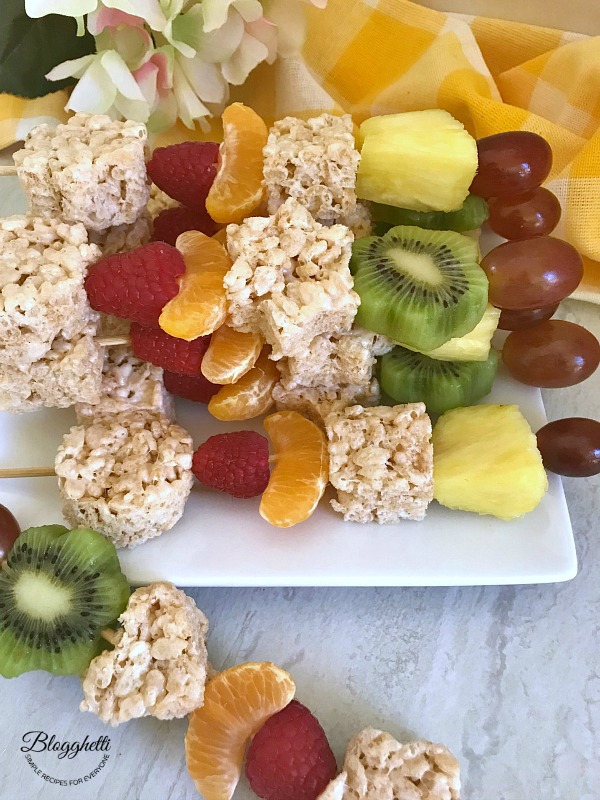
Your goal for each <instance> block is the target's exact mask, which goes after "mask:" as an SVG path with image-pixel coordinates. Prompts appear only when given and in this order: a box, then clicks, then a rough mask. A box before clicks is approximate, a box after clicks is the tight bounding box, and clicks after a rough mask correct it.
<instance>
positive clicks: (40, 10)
mask: <svg viewBox="0 0 600 800" xmlns="http://www.w3.org/2000/svg"><path fill="white" fill-rule="evenodd" d="M97 6H98V0H25V13H26V14H27V16H28V17H31V18H32V19H37V18H38V17H45V16H46V15H47V14H60V15H61V16H63V17H83V16H84V14H89V13H90V11H95V10H96V8H97Z"/></svg>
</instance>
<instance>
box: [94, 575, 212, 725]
mask: <svg viewBox="0 0 600 800" xmlns="http://www.w3.org/2000/svg"><path fill="white" fill-rule="evenodd" d="M119 622H120V623H121V625H122V628H121V629H119V630H118V631H116V632H115V634H114V641H113V644H114V649H113V650H106V651H105V652H103V653H101V654H100V655H99V656H96V658H94V659H93V660H92V662H91V663H90V665H89V667H88V669H87V671H86V673H85V677H84V679H83V694H84V698H85V699H84V700H83V702H82V703H81V705H80V710H81V711H91V712H92V713H93V714H96V715H97V716H98V717H100V719H101V720H102V721H103V722H108V723H110V724H111V725H112V726H117V725H119V724H120V723H122V722H127V720H130V719H137V718H139V717H147V716H151V717H156V718H157V719H174V718H179V717H185V716H186V715H187V714H190V713H191V712H192V711H193V710H194V709H195V708H198V707H199V706H201V705H202V704H203V703H204V686H205V684H206V679H207V667H208V658H207V653H206V634H207V632H208V620H207V619H206V617H205V616H204V614H203V613H202V611H200V609H198V608H197V606H196V604H195V603H194V601H193V600H192V598H191V597H188V595H186V594H185V593H184V592H182V591H181V589H177V588H176V587H175V586H173V584H172V583H167V582H165V581H159V582H157V583H152V584H150V586H142V587H141V588H140V589H137V590H136V591H135V592H134V593H133V594H132V595H131V597H130V598H129V602H128V603H127V608H126V609H125V611H124V612H123V613H122V614H121V616H120V617H119Z"/></svg>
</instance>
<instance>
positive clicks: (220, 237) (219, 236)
mask: <svg viewBox="0 0 600 800" xmlns="http://www.w3.org/2000/svg"><path fill="white" fill-rule="evenodd" d="M212 238H213V239H214V240H215V241H216V242H219V243H220V244H222V245H223V247H226V246H227V226H224V227H223V228H221V229H220V230H218V231H217V232H216V233H213V235H212Z"/></svg>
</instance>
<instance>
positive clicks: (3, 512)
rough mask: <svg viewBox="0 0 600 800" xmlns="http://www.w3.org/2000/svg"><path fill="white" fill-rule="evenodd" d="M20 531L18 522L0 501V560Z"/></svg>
mask: <svg viewBox="0 0 600 800" xmlns="http://www.w3.org/2000/svg"><path fill="white" fill-rule="evenodd" d="M20 533H21V528H20V527H19V523H18V522H17V520H16V519H15V518H14V516H13V515H12V513H11V512H10V511H9V510H8V508H7V507H6V506H3V505H2V503H0V561H3V560H4V559H5V558H6V556H7V555H8V552H9V550H10V548H11V547H12V546H13V544H14V543H15V539H16V538H17V536H19V534H20Z"/></svg>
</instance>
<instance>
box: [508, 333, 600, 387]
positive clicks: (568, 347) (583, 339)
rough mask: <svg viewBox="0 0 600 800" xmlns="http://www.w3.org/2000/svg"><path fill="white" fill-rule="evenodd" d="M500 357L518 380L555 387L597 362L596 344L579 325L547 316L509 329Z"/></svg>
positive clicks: (586, 375)
mask: <svg viewBox="0 0 600 800" xmlns="http://www.w3.org/2000/svg"><path fill="white" fill-rule="evenodd" d="M502 359H503V360H504V363H505V364H506V366H507V367H508V371H509V372H510V373H511V375H512V376H513V377H514V378H516V379H517V380H518V381H521V383H527V384H529V385H530V386H541V387H542V388H544V389H559V388H561V387H563V386H573V385H574V384H575V383H581V381H584V380H585V379H586V378H589V377H590V375H591V374H592V373H593V372H594V371H595V370H596V369H597V367H598V364H599V363H600V344H599V343H598V340H597V339H596V337H595V336H594V334H593V333H590V332H589V331H588V330H586V329H585V328H582V327H581V325H575V323H574V322H566V321H565V320H562V319H550V320H547V321H546V322H540V323H539V325H534V326H533V327H532V328H525V329H524V330H521V331H513V332H512V333H509V335H508V336H507V338H506V341H505V342H504V347H503V349H502Z"/></svg>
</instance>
